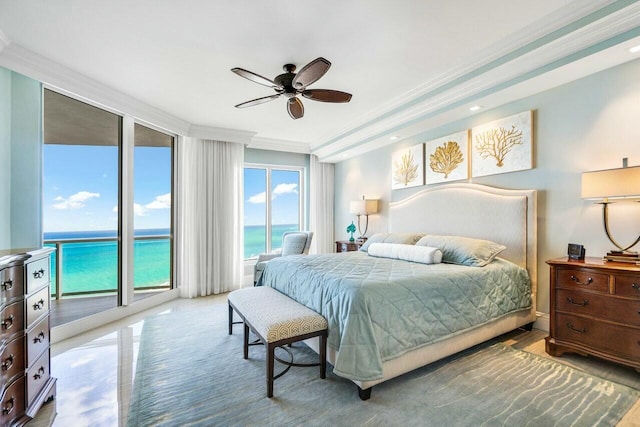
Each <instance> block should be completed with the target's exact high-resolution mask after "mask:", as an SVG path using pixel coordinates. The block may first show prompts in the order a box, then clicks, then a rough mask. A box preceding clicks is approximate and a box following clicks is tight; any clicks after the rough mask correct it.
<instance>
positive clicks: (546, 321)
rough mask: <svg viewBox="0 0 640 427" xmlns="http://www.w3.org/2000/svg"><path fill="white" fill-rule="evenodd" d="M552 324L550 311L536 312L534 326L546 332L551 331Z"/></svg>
mask: <svg viewBox="0 0 640 427" xmlns="http://www.w3.org/2000/svg"><path fill="white" fill-rule="evenodd" d="M550 325H551V320H550V317H549V313H541V312H539V311H538V312H536V321H535V322H534V324H533V327H534V328H536V329H538V330H541V331H544V332H549V330H550Z"/></svg>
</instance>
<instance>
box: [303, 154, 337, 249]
mask: <svg viewBox="0 0 640 427" xmlns="http://www.w3.org/2000/svg"><path fill="white" fill-rule="evenodd" d="M333 171H334V165H333V163H322V162H320V161H318V156H315V155H313V154H312V155H311V167H310V171H309V172H310V174H309V175H310V177H309V187H310V205H311V206H310V209H311V212H310V214H309V219H310V222H311V224H310V228H309V230H310V231H313V232H314V234H313V240H312V241H311V249H310V252H311V253H316V254H322V253H331V252H333V247H334V244H335V241H334V238H333V179H334V178H333V174H334V172H333Z"/></svg>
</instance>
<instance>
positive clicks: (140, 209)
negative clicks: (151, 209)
mask: <svg viewBox="0 0 640 427" xmlns="http://www.w3.org/2000/svg"><path fill="white" fill-rule="evenodd" d="M111 211H112V212H116V213H117V212H118V206H114V207H113V209H111ZM133 214H134V215H135V216H146V215H147V209H146V208H145V207H144V206H142V205H141V204H140V203H134V204H133Z"/></svg>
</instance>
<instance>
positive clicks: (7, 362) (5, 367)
mask: <svg viewBox="0 0 640 427" xmlns="http://www.w3.org/2000/svg"><path fill="white" fill-rule="evenodd" d="M12 366H13V354H10V355H9V357H7V358H6V359H4V362H2V370H3V371H8V370H9V369H11V367H12Z"/></svg>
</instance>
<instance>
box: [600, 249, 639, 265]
mask: <svg viewBox="0 0 640 427" xmlns="http://www.w3.org/2000/svg"><path fill="white" fill-rule="evenodd" d="M603 259H604V260H605V261H611V262H626V263H628V264H640V254H638V252H633V251H609V252H607V254H606V255H605V256H604V258H603Z"/></svg>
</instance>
